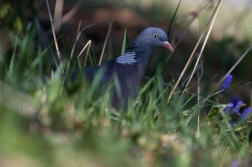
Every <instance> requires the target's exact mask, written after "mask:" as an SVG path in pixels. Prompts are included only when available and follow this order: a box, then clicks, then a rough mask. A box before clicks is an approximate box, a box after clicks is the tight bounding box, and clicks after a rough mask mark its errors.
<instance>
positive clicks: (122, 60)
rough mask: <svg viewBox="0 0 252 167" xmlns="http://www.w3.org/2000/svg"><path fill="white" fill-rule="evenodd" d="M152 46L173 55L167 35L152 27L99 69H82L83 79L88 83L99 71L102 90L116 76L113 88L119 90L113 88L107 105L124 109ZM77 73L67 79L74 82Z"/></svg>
mask: <svg viewBox="0 0 252 167" xmlns="http://www.w3.org/2000/svg"><path fill="white" fill-rule="evenodd" d="M156 47H165V48H167V49H168V50H170V51H171V52H173V48H172V46H171V44H170V43H169V42H168V38H167V35H166V33H165V32H164V31H163V30H162V29H160V28H156V27H149V28H146V29H145V30H143V31H142V32H141V33H140V34H139V35H138V36H137V37H136V39H135V40H134V41H133V42H132V43H131V44H130V45H129V47H128V48H127V49H126V51H125V52H124V53H123V54H122V55H121V56H119V57H117V58H114V59H112V60H110V61H108V62H106V63H103V64H101V65H100V66H97V67H92V68H85V69H83V70H84V71H83V73H84V76H85V78H86V80H88V81H89V82H92V81H93V79H94V77H95V75H96V74H97V73H98V72H99V71H102V72H101V73H102V77H101V79H100V83H101V85H102V87H104V88H106V87H107V86H108V83H111V82H112V83H113V82H114V81H115V80H114V79H115V76H116V78H117V81H118V82H117V83H118V84H117V85H119V87H120V89H119V91H118V89H116V88H115V86H114V88H113V89H114V91H113V95H112V99H111V105H112V106H113V108H114V109H116V110H118V109H119V108H120V107H123V106H124V107H125V104H127V102H128V100H129V98H131V99H133V98H135V97H136V93H137V89H138V86H139V84H140V82H141V79H142V77H143V74H144V70H145V68H146V66H147V63H148V61H149V57H150V55H151V54H152V51H153V49H154V48H156ZM79 74H80V72H79V71H77V70H76V71H74V72H73V73H72V75H71V80H74V79H75V78H76V77H77V75H79Z"/></svg>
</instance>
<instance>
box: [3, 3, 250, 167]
mask: <svg viewBox="0 0 252 167" xmlns="http://www.w3.org/2000/svg"><path fill="white" fill-rule="evenodd" d="M48 1H49V8H50V10H51V12H52V19H53V24H54V26H55V32H56V36H57V41H58V44H59V50H60V52H61V54H62V56H63V62H64V63H65V64H66V62H68V60H69V57H70V54H71V49H72V47H73V44H74V41H75V38H76V33H77V29H78V25H79V23H80V22H81V29H82V28H85V30H83V31H82V34H81V35H80V39H79V41H78V42H77V45H76V51H75V54H74V56H77V55H78V54H79V53H80V51H81V50H82V48H83V47H84V46H85V45H86V43H87V42H88V41H89V40H91V41H92V44H91V47H90V54H89V59H88V62H87V66H88V67H90V66H94V65H97V64H98V63H97V62H98V60H99V58H100V56H101V52H102V48H103V46H104V43H105V39H106V36H107V34H108V30H109V26H110V25H111V22H112V20H113V22H112V29H111V32H110V34H109V38H108V41H107V45H106V49H105V52H104V58H103V62H106V61H107V60H109V59H111V58H113V57H117V56H119V55H120V54H121V52H122V48H123V47H122V45H123V39H124V34H125V30H126V45H128V44H129V43H130V42H131V41H132V40H133V39H134V38H135V37H136V36H137V35H138V34H139V33H140V32H141V31H142V30H143V29H145V28H147V27H149V26H156V27H160V28H162V29H164V30H165V31H166V32H167V33H168V36H169V42H170V43H171V44H172V45H173V46H175V45H177V47H176V49H175V51H174V53H172V54H171V55H170V53H169V52H167V51H164V49H162V48H160V49H157V50H155V51H154V53H153V56H152V59H151V63H150V66H149V68H148V69H147V73H146V75H147V76H149V77H151V76H152V75H154V74H155V73H154V72H155V71H157V70H156V69H157V68H159V67H160V66H161V65H160V64H162V65H163V66H164V68H163V71H162V72H163V73H162V74H163V78H164V81H165V82H167V83H169V84H174V83H175V82H176V81H177V79H178V77H179V75H180V74H181V71H182V70H183V68H184V66H185V64H186V62H187V61H188V58H189V57H190V55H191V53H192V51H193V49H194V47H195V45H196V43H197V42H198V40H199V38H200V36H201V34H202V32H203V31H204V29H205V28H206V25H207V23H208V21H209V19H210V18H211V15H212V14H213V12H214V11H215V9H216V6H217V4H218V3H219V1H218V0H181V1H179V0H123V1H118V0H71V1H69V0H65V1H64V0H48ZM251 6H252V1H251V0H243V1H238V0H225V1H224V2H223V3H222V5H221V7H220V10H219V13H218V15H217V17H216V20H215V22H214V25H213V29H212V31H211V33H210V38H209V39H208V41H207V45H206V48H205V49H204V52H203V56H202V59H201V62H200V65H201V67H202V68H201V72H202V73H203V75H202V79H201V80H200V81H201V82H200V83H201V86H202V91H201V93H202V96H208V95H209V89H210V88H211V87H212V86H214V85H215V84H216V83H218V82H219V81H220V79H221V78H222V77H223V76H224V75H225V74H226V73H227V72H228V71H229V70H230V68H231V67H232V66H233V65H234V64H235V63H236V62H237V61H238V59H239V58H240V57H241V56H242V54H243V53H244V52H245V51H246V50H247V49H248V48H249V46H250V45H251V43H252V28H251V27H252V26H251V24H252V16H251V15H252V13H251ZM90 25H93V26H90ZM206 30H208V28H207V29H206ZM205 36H206V34H205V35H204V37H205ZM180 40H181V41H180ZM202 45H203V40H202V41H201V43H200V45H199V47H198V49H197V50H196V54H195V55H198V53H199V52H200V50H201V47H202ZM0 55H3V56H0V63H1V64H0V88H1V89H0V167H2V166H26V167H29V166H31V167H34V166H42V165H36V164H40V163H39V160H40V161H43V162H46V164H47V165H45V166H50V165H51V166H53V165H54V164H57V165H55V166H81V165H82V166H85V165H86V166H119V165H121V164H125V166H140V165H138V164H137V163H136V162H139V164H140V162H142V161H143V159H141V158H139V155H141V154H140V153H143V155H144V156H143V157H147V158H146V159H147V160H148V161H147V162H151V161H153V159H155V158H156V159H157V160H160V161H159V162H158V163H160V164H163V165H162V166H175V165H174V164H173V163H174V162H175V161H176V164H179V165H178V166H188V165H183V164H189V163H191V164H192V165H191V166H205V165H206V164H207V165H209V166H230V162H231V160H232V159H226V156H227V155H228V154H229V152H231V151H232V148H233V152H235V154H238V153H239V154H238V156H237V158H238V159H240V157H243V156H244V155H246V156H251V155H250V153H249V152H248V151H249V150H250V148H249V147H250V146H248V145H244V147H245V146H246V147H247V148H246V150H245V149H244V148H243V147H241V150H242V149H243V150H245V151H244V152H242V154H241V152H239V151H237V150H238V148H240V145H238V144H237V146H236V145H235V144H232V143H234V142H233V141H232V140H233V139H232V137H231V135H229V133H230V132H229V131H228V130H227V129H226V128H225V127H226V126H223V125H222V124H224V123H225V122H220V127H221V126H223V127H224V129H223V128H222V130H221V133H220V134H218V135H219V136H218V135H216V133H217V132H215V131H214V132H212V130H216V126H215V124H216V123H213V124H212V125H210V124H209V121H208V120H207V121H206V122H204V123H203V124H202V125H201V126H202V127H201V129H204V130H202V131H203V133H204V132H205V133H206V135H202V138H200V140H198V139H195V138H194V137H193V136H194V135H193V133H194V129H196V128H195V126H196V124H195V123H196V117H193V119H192V121H187V118H185V119H186V121H185V120H183V119H182V120H181V122H183V121H184V122H187V123H188V122H190V123H189V124H192V126H191V127H192V128H191V127H190V126H186V128H184V127H183V128H181V130H180V126H181V125H183V126H184V123H183V124H182V123H180V120H179V121H178V123H177V122H176V119H177V118H176V117H177V116H176V112H170V111H172V110H173V109H172V110H171V108H168V110H167V108H166V105H160V106H161V107H160V108H159V107H158V108H157V109H158V110H159V109H161V110H160V111H162V109H164V108H165V109H164V111H163V113H165V116H166V117H167V118H169V119H167V121H168V122H169V123H170V122H171V124H167V125H165V128H167V129H165V128H164V125H163V122H162V121H160V122H159V121H157V122H158V123H159V124H157V125H159V126H160V127H159V126H157V127H156V126H155V125H156V124H154V122H155V123H156V119H153V115H152V114H154V112H155V114H156V108H154V107H153V109H151V110H150V111H151V112H153V113H151V114H148V113H147V114H146V115H143V116H144V119H140V120H138V119H135V118H134V120H133V119H132V120H131V119H129V120H127V119H122V121H121V120H119V121H117V120H114V119H111V118H110V117H109V115H110V113H109V112H108V111H107V109H106V110H100V112H94V111H96V110H97V109H96V105H97V104H96V105H93V106H94V107H90V106H89V103H91V102H89V103H87V104H83V101H84V102H85V100H86V96H79V95H80V94H81V93H83V92H84V91H83V90H82V89H76V90H81V91H79V92H77V93H75V94H74V95H72V94H71V93H69V94H66V93H65V94H64V91H63V94H60V95H59V92H61V91H60V89H61V86H62V85H61V84H62V81H61V80H59V79H58V80H57V79H56V80H51V81H52V82H50V83H49V84H48V85H46V86H45V84H44V83H43V82H42V81H41V78H40V77H41V76H44V75H49V74H50V72H51V71H52V69H54V70H55V69H56V65H55V64H56V63H55V61H54V59H55V60H57V53H56V50H55V46H54V42H53V36H52V30H51V22H50V16H49V13H48V9H47V3H46V1H45V0H22V1H20V0H0ZM84 55H85V52H84V53H83V54H82V55H81V56H82V57H81V59H82V60H83V59H84ZM4 56H6V57H7V58H6V57H4ZM32 56H34V57H32ZM35 56H37V57H35ZM20 57H21V58H20ZM41 57H42V58H41ZM90 57H91V58H90ZM15 58H16V59H15ZM18 58H20V59H18ZM75 58H76V57H75ZM24 59H25V61H24ZM26 59H27V61H26ZM92 59H93V60H95V61H91V60H92ZM167 59H168V61H166V60H167ZM38 62H39V63H38ZM41 62H42V63H41ZM56 62H57V61H56ZM15 63H16V64H15ZM65 64H64V65H65ZM194 64H195V59H194V60H193V62H192V63H191V65H190V67H189V69H188V70H187V72H186V74H185V75H184V77H183V78H182V81H181V83H180V86H181V84H182V83H183V82H184V81H186V79H187V77H188V76H189V74H190V73H191V71H192V69H193V67H194ZM41 66H43V67H41ZM44 66H45V67H44ZM251 66H252V53H251V52H249V53H248V54H247V55H246V57H245V58H244V59H243V60H242V61H241V63H239V65H238V66H237V67H236V68H235V70H234V71H233V72H232V75H233V81H232V83H231V85H237V84H241V86H238V87H235V88H231V89H229V90H228V91H227V93H226V94H225V95H224V96H222V97H221V98H222V99H221V98H220V99H221V100H222V101H220V103H223V104H226V103H228V102H229V101H230V100H231V98H232V97H233V96H237V97H238V98H239V99H240V100H241V101H243V102H244V103H247V104H246V106H249V105H250V106H251V103H250V101H251V97H250V96H251V84H245V85H244V84H243V83H246V82H250V81H251V80H252V76H251ZM73 67H75V66H73ZM27 68H28V69H27ZM37 69H38V72H37ZM5 74H6V75H5ZM196 80H197V75H195V77H194V78H193V80H192V81H191V85H190V86H191V89H190V90H191V91H192V92H196V91H197V89H196V87H195V85H196V84H195V83H196ZM2 81H3V82H2ZM36 81H37V82H36ZM40 81H41V82H40ZM4 82H6V83H4ZM205 84H207V86H204V85H205ZM8 86H10V87H8ZM7 88H9V89H7ZM4 92H5V95H3V94H4ZM65 92H67V91H65ZM69 92H70V91H69ZM84 93H86V92H84ZM150 93H151V92H150ZM150 95H152V94H150ZM89 96H90V94H89ZM150 97H152V96H150ZM105 98H106V97H105ZM175 98H176V97H175ZM83 99H84V100H83ZM101 99H102V98H101ZM217 100H218V97H217ZM92 102H93V101H92ZM37 103H38V104H39V106H37V105H38V104H37ZM97 103H98V104H99V107H100V108H103V107H104V104H105V103H104V104H103V105H100V103H99V101H98V102H97ZM150 103H152V101H151V102H150ZM143 104H145V103H143ZM155 105H156V104H154V106H155ZM175 105H176V106H179V107H180V105H181V104H180V103H179V104H178V105H177V103H175ZM193 105H194V104H193ZM162 107H163V108H162ZM179 107H176V108H178V109H177V110H178V112H179V114H181V113H180V108H179ZM206 107H208V106H206ZM20 108H21V109H23V110H24V111H22V112H20V113H21V114H24V115H25V117H23V116H22V115H18V114H16V113H15V112H10V111H18V112H19V111H20ZM90 108H91V110H90V112H83V111H87V109H90ZM104 108H105V107H104ZM193 108H196V109H193ZM137 109H139V108H136V109H135V110H137ZM186 109H187V108H186ZM152 110H153V111H152ZM190 110H192V111H194V110H195V111H196V112H198V106H196V107H192V109H190ZM220 110H222V109H221V108H220ZM5 111H6V112H5ZM88 111H89V110H88ZM104 111H106V112H104ZM133 111H134V110H133ZM141 111H145V106H144V107H142V109H141ZM34 112H36V115H35V116H34V117H32V118H30V117H29V116H31V115H33V114H34ZM166 112H167V113H169V114H166ZM186 112H187V110H186ZM196 112H194V113H193V115H194V116H197V113H196ZM37 113H38V114H39V115H37ZM97 113H98V114H101V115H98V114H97ZM139 113H140V114H141V112H139ZM160 113H161V112H160ZM195 113H196V114H195ZM85 114H86V115H85ZM94 114H97V115H94ZM102 114H103V115H102ZM105 114H106V117H105ZM137 115H138V113H137V114H136V116H137ZM140 116H141V115H140ZM145 116H147V119H146V117H145ZM107 118H109V119H107ZM129 118H131V117H129ZM132 118H133V116H132ZM218 118H219V117H218ZM218 118H216V119H218ZM36 119H39V121H37V120H36ZM98 119H99V121H100V122H101V124H100V122H99V121H98V122H99V123H98V124H97V120H98ZM161 119H162V116H161ZM161 119H160V120H161ZM190 119H191V118H190ZM194 119H195V120H194ZM146 120H147V121H146ZM174 120H175V121H174ZM36 121H37V122H39V123H40V122H41V125H40V124H36V123H37V122H36ZM125 121H126V122H125ZM131 121H132V122H131ZM214 121H215V119H214ZM108 122H109V123H108ZM139 122H140V123H139ZM187 123H186V124H187ZM227 123H228V122H227ZM141 124H142V125H141ZM180 124H181V125H180ZM114 125H115V126H114ZM125 127H126V128H125ZM228 127H230V125H229V123H228ZM127 128H128V129H130V130H128V129H127ZM156 128H157V129H158V130H157V132H158V133H160V134H157V133H156V132H155V130H156ZM159 128H160V129H161V130H160V129H159ZM234 128H235V126H234ZM115 129H116V130H115ZM248 130H250V129H249V128H248ZM30 132H31V133H30ZM149 132H151V133H153V132H155V133H154V135H153V136H154V137H151V136H149ZM166 132H169V133H170V132H172V133H171V135H170V134H169V135H166V134H165V133H166ZM178 133H179V134H178ZM173 134H174V135H173ZM159 135H160V136H161V140H160V139H159ZM177 135H178V136H177ZM179 135H180V136H179ZM181 136H182V137H181ZM195 136H196V135H195ZM150 137H151V139H150ZM222 138H223V140H222ZM138 139H139V140H138ZM140 139H141V140H140ZM234 139H236V138H234ZM184 141H186V142H184ZM223 141H224V142H223ZM228 142H230V143H231V144H229V143H228ZM139 143H140V144H139ZM169 143H170V144H169ZM199 143H200V144H199ZM226 143H227V144H226ZM246 143H247V144H248V142H246ZM225 144H226V145H225ZM187 145H189V146H187ZM230 145H231V146H232V147H230ZM111 146H113V147H111ZM180 146H181V147H180ZM185 146H186V147H185ZM149 147H150V150H148V149H149ZM164 147H166V148H165V149H164ZM225 147H226V148H225ZM206 148H207V149H206ZM230 148H231V149H230ZM76 150H77V151H76ZM83 150H84V151H86V150H87V151H86V152H84V154H85V155H86V156H83V155H82V154H81V153H83V152H82V151H83ZM90 150H93V152H90ZM142 150H143V151H142ZM160 150H161V151H160ZM174 150H175V151H174ZM223 150H224V152H223ZM20 152H25V153H28V155H29V156H25V155H26V154H24V155H23V154H19V153H20ZM160 152H161V153H160ZM128 153H130V155H132V157H133V158H130V157H128V156H125V155H128ZM152 153H153V154H152ZM162 154H163V155H162ZM13 157H14V158H13ZM29 157H36V158H29ZM73 157H75V158H74V159H73ZM153 157H154V158H153ZM230 157H232V158H236V157H235V156H233V155H232V154H230ZM219 158H220V159H222V161H219ZM132 159H133V161H132V162H131V160H132ZM134 160H135V161H134ZM190 161H191V162H190ZM219 162H220V163H219ZM223 162H224V163H226V164H228V165H223ZM215 163H218V164H219V165H211V164H215ZM59 164H60V165H59ZM73 164H74V165H73ZM80 164H81V165H80ZM111 164H114V165H111ZM167 164H168V165H167ZM197 164H198V165H197ZM201 164H202V165H201ZM203 164H204V165H203ZM142 166H148V165H145V164H144V165H142ZM149 166H151V165H149ZM152 166H156V165H152ZM247 166H251V165H247Z"/></svg>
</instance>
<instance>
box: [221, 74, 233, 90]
mask: <svg viewBox="0 0 252 167" xmlns="http://www.w3.org/2000/svg"><path fill="white" fill-rule="evenodd" d="M232 79H233V76H232V75H231V74H228V76H227V77H226V78H225V80H224V81H223V83H222V85H221V90H222V93H225V92H226V90H227V89H228V88H229V85H230V83H231V81H232Z"/></svg>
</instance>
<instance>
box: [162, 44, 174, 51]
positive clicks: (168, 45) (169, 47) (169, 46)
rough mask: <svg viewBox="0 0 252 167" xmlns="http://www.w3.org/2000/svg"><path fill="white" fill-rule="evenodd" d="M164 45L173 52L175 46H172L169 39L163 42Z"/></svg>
mask: <svg viewBox="0 0 252 167" xmlns="http://www.w3.org/2000/svg"><path fill="white" fill-rule="evenodd" d="M163 44H164V47H166V48H167V49H168V50H169V51H171V52H173V47H172V46H171V44H170V43H169V42H167V41H164V42H163Z"/></svg>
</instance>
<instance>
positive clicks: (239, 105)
mask: <svg viewBox="0 0 252 167" xmlns="http://www.w3.org/2000/svg"><path fill="white" fill-rule="evenodd" d="M242 105H243V102H242V101H238V103H237V104H236V106H235V107H234V108H233V111H234V113H236V114H237V113H238V112H239V110H240V108H241V106H242Z"/></svg>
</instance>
